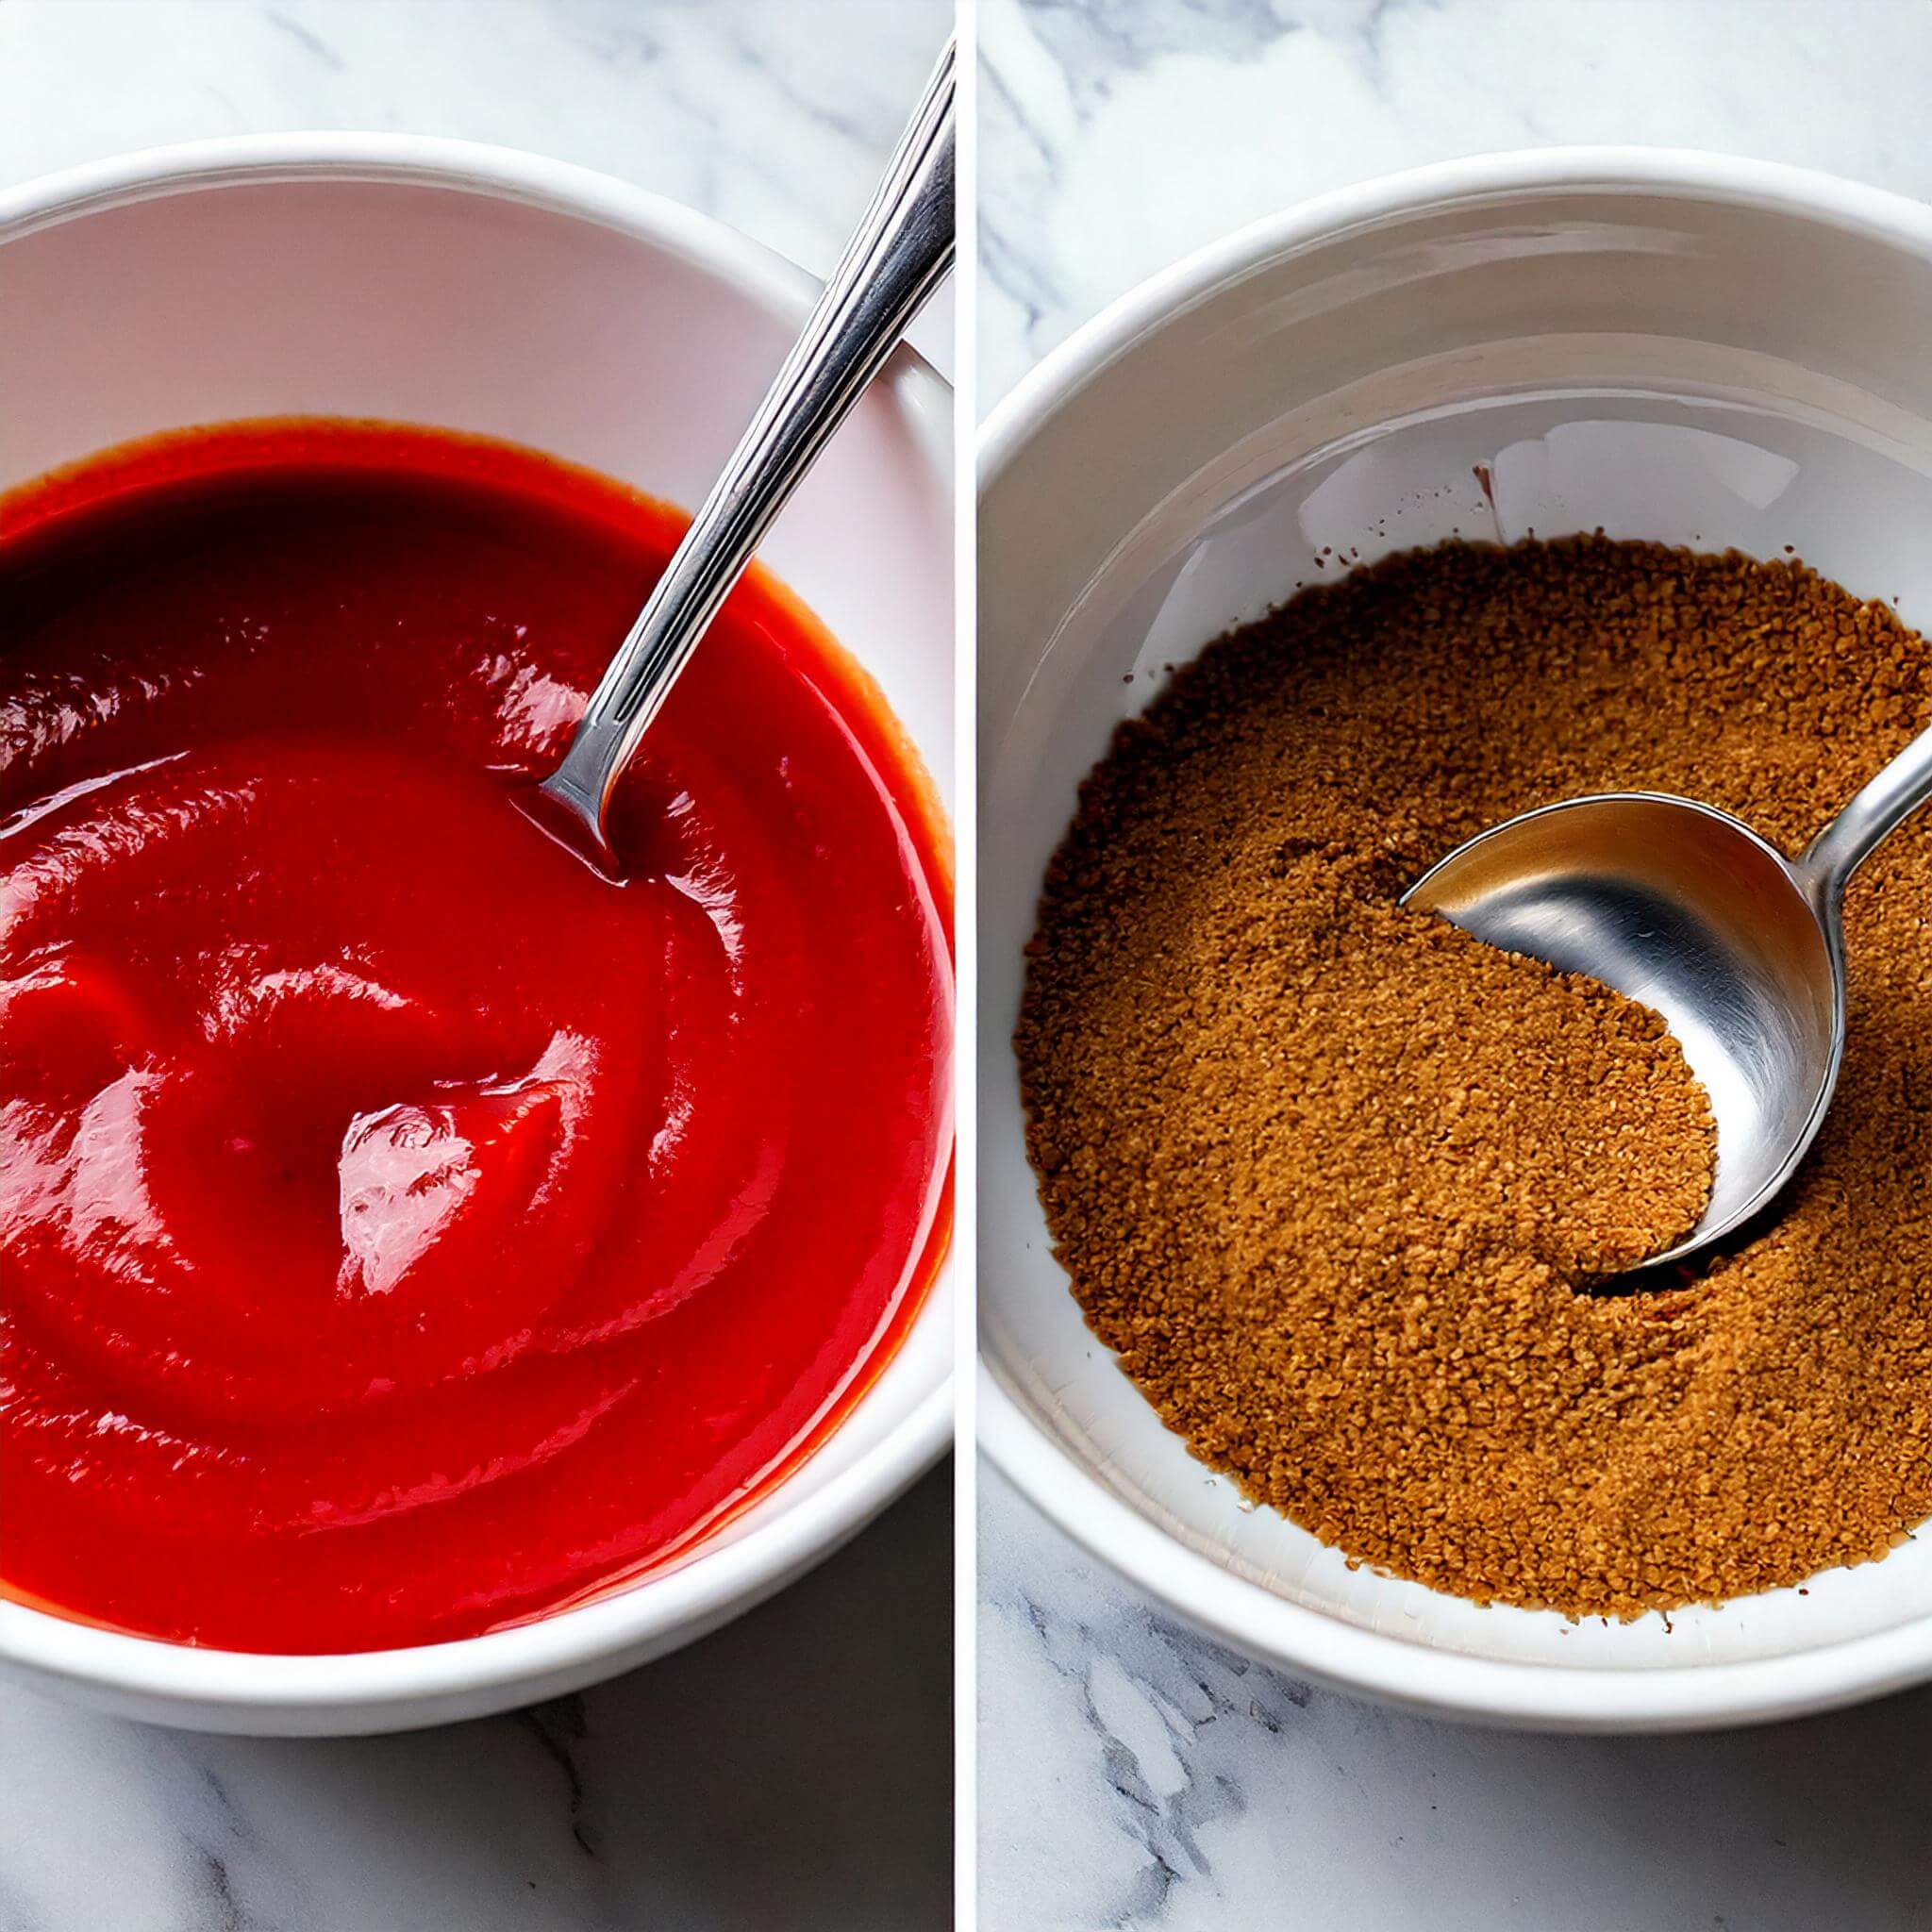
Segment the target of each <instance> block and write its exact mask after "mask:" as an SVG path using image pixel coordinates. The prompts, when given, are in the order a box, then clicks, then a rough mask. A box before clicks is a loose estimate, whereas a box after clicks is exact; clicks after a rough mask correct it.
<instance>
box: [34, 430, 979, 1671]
mask: <svg viewBox="0 0 1932 1932" xmlns="http://www.w3.org/2000/svg"><path fill="white" fill-rule="evenodd" d="M678 529H679V524H678V520H677V519H675V517H674V516H672V515H671V514H670V513H669V512H666V511H664V510H661V509H659V508H657V507H655V506H651V505H649V504H646V503H643V502H641V500H640V499H638V498H635V497H633V496H630V495H628V494H627V493H625V492H624V491H620V490H618V489H617V488H616V486H614V485H611V484H608V483H606V482H604V481H602V480H601V479H598V478H595V477H591V476H588V475H584V474H582V473H579V472H575V471H572V470H568V469H565V468H563V467H562V466H560V465H557V464H553V463H550V462H548V461H546V460H544V459H542V458H537V457H533V456H530V455H527V454H525V453H523V452H519V451H514V450H509V449H506V448H503V447H501V446H497V445H493V444H483V443H477V442H474V441H467V440H458V439H454V438H444V437H440V436H437V435H433V434H430V433H427V432H417V431H403V430H393V429H384V428H376V427H367V426H364V427H356V426H349V425H329V426H325V425H258V426H256V427H253V428H246V427H244V428H240V429H235V430H228V431H217V432H208V433H205V434H202V435H198V436H193V437H188V438H180V439H170V440H168V441H163V442H161V443H158V444H156V445H151V446H149V447H147V448H146V449H144V450H142V451H140V452H138V453H134V454H131V455H129V456H125V457H122V458H109V459H106V460H103V461H102V462H100V463H97V464H95V465H92V466H90V467H87V468H84V469H82V470H81V471H78V472H76V473H74V474H72V475H68V476H66V477H64V478H60V479H57V480H55V481H54V482H52V483H49V484H47V485H44V486H42V487H41V488H40V489H39V490H37V491H34V492H31V493H27V494H23V495H19V496H16V497H14V498H13V499H10V500H9V501H8V503H6V504H5V505H0V533H4V536H0V815H4V816H0V1466H4V1469H5V1472H6V1474H5V1480H4V1481H0V1589H4V1590H5V1591H7V1592H8V1594H11V1595H13V1596H15V1597H17V1598H20V1599H23V1600H25V1601H28V1602H34V1603H38V1604H41V1605H42V1606H43V1607H51V1608H54V1609H57V1610H59V1611H61V1612H63V1613H65V1614H68V1615H73V1616H77V1617H80V1618H84V1619H88V1620H92V1621H94V1622H98V1623H102V1624H108V1625H111V1626H115V1627H120V1628H125V1629H131V1630H136V1631H141V1632H143V1633H146V1634H150V1635H154V1636H159V1637H165V1638H170V1639H175V1640H180V1641H193V1642H198V1643H206V1644H215V1645H221V1646H225V1647H229V1648H237V1649H248V1650H265V1651H289V1652H318V1651H351V1650H358V1649H370V1648H379V1647H386V1646H391V1645H396V1644H406V1643H417V1642H424V1641H435V1640H440V1639H446V1638H455V1637H463V1636H469V1635H473V1634H475V1633H476V1632H479V1631H483V1630H488V1629H491V1628H494V1627H497V1626H499V1625H502V1624H507V1623H511V1622H515V1621H518V1620H520V1619H525V1618H528V1617H530V1616H533V1615H538V1614H541V1613H542V1612H543V1611H546V1610H548V1609H552V1608H555V1607H558V1606H560V1605H562V1604H565V1603H569V1602H573V1601H576V1600H580V1599H581V1598H583V1597H584V1596H586V1595H587V1594H590V1593H593V1592H594V1591H597V1590H598V1589H600V1588H608V1587H610V1586H612V1585H613V1584H614V1583H616V1582H619V1581H622V1580H625V1579H628V1578H630V1577H633V1576H635V1575H637V1574H641V1573H643V1572H644V1571H646V1570H648V1569H650V1568H652V1567H654V1566H656V1565H659V1564H661V1563H663V1562H665V1561H668V1560H671V1559H673V1558H674V1557H675V1556H676V1555H677V1554H678V1553H680V1552H682V1551H683V1550H684V1549H686V1548H688V1547H689V1546H690V1545H691V1542H692V1541H693V1540H694V1539H696V1538H697V1537H698V1536H700V1535H701V1534H702V1533H703V1532H704V1531H705V1530H706V1529H707V1528H708V1527H710V1526H712V1525H714V1524H716V1523H717V1522H718V1521H719V1520H721V1518H722V1517H723V1516H724V1515H725V1514H727V1513H728V1512H730V1511H731V1510H733V1509H734V1508H736V1507H741V1506H742V1504H743V1502H744V1501H745V1500H746V1499H747V1498H748V1497H749V1496H751V1495H753V1494H755V1493H758V1492H759V1491H761V1488H762V1487H763V1486H765V1485H767V1484H769V1483H770V1482H771V1481H772V1480H774V1479H775V1477H776V1476H777V1475H778V1474H781V1473H782V1472H783V1471H785V1470H786V1469H788V1468H790V1467H791V1466H792V1465H794V1464H795V1462H796V1461H797V1459H798V1458H799V1457H801V1456H802V1455H804V1454H806V1453H808V1451H809V1449H810V1448H811V1446H813V1444H814V1443H815V1442H816V1441H820V1440H822V1438H823V1436H824V1433H825V1432H826V1431H827V1430H828V1429H829V1428H830V1427H831V1426H832V1425H833V1424H834V1423H835V1422H836V1421H837V1419H838V1417H839V1416H840V1415H841V1414H842V1413H843V1412H844V1410H845V1408H847V1407H849V1406H850V1404H851V1402H852V1401H853V1400H855V1399H856V1398H857V1395H858V1393H859V1392H862V1390H863V1388H864V1387H865V1386H866V1385H867V1383H868V1382H869V1380H870V1379H871V1377H872V1376H873V1375H874V1374H876V1372H877V1370H878V1368H879V1367H880V1366H882V1364H883V1361H884V1359H885V1358H886V1357H887V1356H888V1355H889V1354H890V1351H891V1347H892V1345H893V1343H894V1342H895V1341H896V1340H897V1339H898V1337H899V1336H900V1335H901V1334H902V1333H903V1330H904V1327H905V1326H906V1324H908V1321H909V1319H910V1317H911V1315H912V1313H913V1312H914V1310H915V1308H916V1306H917V1303H918V1301H919V1299H920V1297H921V1295H922V1294H923V1293H924V1289H925V1286H926V1284H927V1282H928V1280H929V1277H930V1274H931V1273H932V1271H933V1269H934V1267H935V1266H936V1264H937V1260H938V1257H939V1254H940V1252H941V1250H942V1248H943V1245H944V1241H945V1232H946V1225H947V1219H948V1212H949V1209H948V1204H947V1199H946V1185H945V1174H946V1168H947V1161H948V1153H949V1148H950V1126H949V1107H948V1093H949V1087H948V1081H949V1071H948V1058H949V1053H950V1000H951V965H950V958H949V953H948V941H947V937H946V924H945V922H946V911H945V908H946V905H947V893H948V888H947V882H946V879H945V875H944V870H943V865H942V862H941V858H940V856H939V851H938V847H937V842H936V838H935V833H934V829H933V819H932V817H931V815H930V813H929V810H928V808H927V805H926V801H925V794H924V788H923V781H922V779H921V777H920V774H918V772H917V769H916V767H915V766H914V765H913V764H912V762H911V761H910V759H909V758H908V754H907V753H906V752H905V751H904V750H903V748H902V746H901V743H900V741H899V740H898V738H897V735H896V733H895V731H894V730H893V728H892V726H891V721H890V719H889V718H888V717H887V716H886V715H885V714H884V712H883V708H882V707H881V706H880V704H879V703H878V701H877V699H876V697H875V696H874V694H873V693H872V692H871V691H870V690H869V688H867V687H866V686H865V684H864V682H863V680H862V679H861V678H860V677H858V675H857V674H856V673H855V672H854V671H853V670H852V668H851V667H850V666H849V665H848V664H847V663H845V662H843V661H842V660H841V658H840V656H839V654H838V653H837V651H836V649H835V648H834V647H832V646H830V644H829V641H827V640H825V639H824V637H823V634H822V633H820V632H819V631H818V630H817V628H816V626H815V625H813V624H812V623H811V622H810V620H808V618H806V617H805V616H804V614H803V613H802V612H801V611H800V610H798V609H797V608H796V607H795V606H793V605H791V603H790V602H789V600H788V599H786V598H785V596H784V595H783V593H782V592H779V591H777V590H776V588H775V587H774V586H773V585H772V584H771V583H770V582H769V580H766V579H760V578H759V577H758V576H757V575H754V576H753V577H751V578H749V579H747V581H746V583H745V584H744V585H742V586H741V588H740V590H739V591H737V592H736V593H735V594H734V596H733V597H732V599H731V601H730V602H729V603H728V604H727V605H726V607H725V610H724V615H723V616H722V618H721V619H720V621H719V622H718V624H717V625H715V627H714V628H713V630H712V632H711V634H710V636H709V637H708V639H707V641H706V643H705V646H704V648H703V650H701V651H700V652H699V653H698V655H697V658H696V659H695V660H694V662H693V664H692V667H691V671H690V672H689V673H688V674H687V675H686V677H685V679H684V681H683V682H682V683H681V684H680V686H679V687H678V689H677V691H676V692H675V694H674V696H673V698H672V700H671V702H670V704H669V705H668V706H667V708H666V709H665V711H664V713H663V715H662V717H661V719H660V720H659V721H658V724H656V726H655V727H654V728H653V731H652V733H651V735H650V738H649V740H648V741H647V742H646V745H645V747H644V749H643V751H642V753H641V756H640V758H639V759H638V761H637V763H636V765H635V766H634V767H633V769H632V772H631V773H630V774H628V775H627V776H626V778H625V783H624V786H623V787H622V788H621V791H620V793H619V797H618V800H617V802H616V809H615V813H614V818H613V830H614V837H615V842H616V845H617V848H618V850H619V852H620V854H621V855H622V856H623V858H624V859H625V870H626V874H627V880H626V883H625V884H624V885H622V886H616V885H612V884H609V883H608V882H606V881H605V880H603V879H601V878H599V877H598V876H596V875H595V874H593V873H591V871H590V870H589V869H588V868H586V867H585V866H583V865H582V864H580V863H579V862H578V861H577V860H575V858H571V857H570V856H569V855H568V854H567V853H565V852H564V851H563V849H562V848H561V847H559V846H558V845H557V844H555V843H553V842H552V841H550V840H549V839H548V838H547V837H546V836H545V835H544V834H543V833H541V831H539V830H538V829H537V827H536V826H535V825H534V824H532V823H531V822H530V821H529V820H528V819H527V818H526V817H525V814H524V813H523V812H522V811H521V810H520V809H518V808H517V806H516V804H515V802H514V798H513V792H514V791H515V790H516V788H518V787H521V786H524V785H526V784H527V783H528V781H529V780H530V779H531V778H532V776H534V775H537V774H541V773H542V772H544V771H546V770H547V769H548V768H549V767H550V765H551V764H553V763H554V761H555V759H556V758H557V756H558V753H559V752H560V750H561V748H562V745H563V742H564V741H565V739H566V738H567V736H568V733H569V730H570V727H571V725H572V724H573V723H574V721H575V718H576V716H577V715H578V714H579V712H580V711H581V709H582V706H583V702H584V698H585V695H586V693H587V692H588V691H589V689H590V687H591V684H592V683H594V681H595V679H596V676H597V674H598V673H599V671H600V670H601V668H602V666H603V664H604V662H605V660H606V659H607V658H608V654H609V653H610V651H611V650H612V648H613V647H614V644H615V642H616V641H617V640H618V639H619V638H621V637H622V635H623V633H624V631H625V627H626V625H627V624H628V621H629V618H630V616H631V614H632V613H633V612H634V610H635V609H636V608H637V606H638V604H639V603H640V602H641V599H642V596H643V594H644V592H645V591H646V590H647V589H648V587H649V584H650V582H651V581H652V579H653V577H654V576H655V575H656V574H657V572H658V570H659V569H661V567H662V564H663V561H664V559H665V558H666V557H667V556H668V554H669V552H670V550H671V548H672V547H673V545H674V544H675V540H676V537H677V534H678Z"/></svg>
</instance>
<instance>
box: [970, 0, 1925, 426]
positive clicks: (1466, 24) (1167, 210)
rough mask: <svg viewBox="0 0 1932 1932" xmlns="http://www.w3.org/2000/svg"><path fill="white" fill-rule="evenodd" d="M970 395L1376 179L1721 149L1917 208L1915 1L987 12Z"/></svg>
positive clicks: (1297, 4) (1920, 95) (1494, 2)
mask: <svg viewBox="0 0 1932 1932" xmlns="http://www.w3.org/2000/svg"><path fill="white" fill-rule="evenodd" d="M979 17H980V28H979V42H980V55H981V75H982V79H981V88H982V93H981V113H980V143H981V145H980V168H979V175H980V181H979V222H980V254H981V268H982V275H981V281H980V295H979V331H978V333H979V342H978V358H977V362H978V375H979V393H978V402H979V407H980V408H981V409H982V410H985V409H989V408H991V407H992V406H993V405H994V404H995V403H996V402H997V401H998V400H999V399H1000V397H1001V396H1002V395H1004V394H1005V393H1006V391H1008V389H1010V388H1011V387H1012V385H1013V384H1014V382H1016V381H1017V380H1018V379H1019V377H1020V376H1021V375H1024V373H1025V371H1026V370H1027V369H1028V368H1030V367H1031V366H1032V364H1033V363H1034V362H1035V361H1037V360H1038V359H1039V358H1041V356H1042V355H1044V354H1045V353H1046V352H1047V351H1048V350H1049V349H1051V348H1052V347H1054V346H1055V345H1056V344H1057V343H1058V342H1059V341H1062V340H1064V339H1065V337H1066V336H1068V335H1069V334H1071V333H1072V331H1073V330H1074V328H1075V327H1077V326H1078V325H1079V324H1081V323H1082V322H1084V321H1086V320H1087V319H1088V318H1089V317H1090V316H1091V315H1093V314H1094V313H1095V312H1097V311H1098V310H1099V309H1100V308H1104V307H1105V306H1106V305H1107V304H1108V302H1110V301H1111V300H1112V299H1113V298H1114V297H1115V296H1116V295H1119V294H1121V293H1123V292H1124V291H1126V290H1127V289H1129V288H1131V287H1132V286H1133V285H1134V284H1135V283H1136V282H1138V281H1140V280H1141V279H1142V278H1143V277H1144V276H1146V275H1150V274H1151V273H1153V272H1154V271H1155V270H1156V269H1158V268H1160V267H1163V266H1165V265H1166V264H1167V263H1169V262H1171V261H1174V260H1176V259H1178V258H1180V257H1182V256H1184V255H1186V254H1189V253H1191V251H1192V250H1193V249H1195V248H1198V247H1200V246H1201V245H1202V244H1203V243H1205V242H1209V241H1211V240H1213V239H1215V238H1216V237H1218V236H1221V235H1224V234H1226V233H1227V232H1228V231H1229V230H1231V229H1233V228H1236V227H1239V226H1240V225H1242V224H1243V223H1246V222H1250V221H1255V220H1258V219H1259V218H1260V217H1261V216H1263V215H1267V214H1271V213H1273V212H1274V210H1276V209H1278V208H1283V207H1285V206H1287V205H1288V204H1289V203H1291V202H1293V201H1296V200H1298V199H1300V198H1302V197H1304V196H1306V195H1310V194H1318V193H1322V192H1325V191H1326V190H1329V189H1332V188H1337V187H1341V186H1342V185H1344V184H1346V183H1348V182H1351V181H1359V180H1363V179H1366V178H1367V177H1368V176H1370V175H1380V174H1387V173H1389V172H1391V171H1392V170H1395V169H1399V168H1407V167H1414V166H1418V165H1420V164H1421V163H1423V162H1425V161H1434V160H1443V159H1447V158H1451V157H1453V156H1457V155H1471V154H1483V153H1489V152H1493V151H1496V150H1499V149H1504V148H1520V147H1541V146H1547V145H1551V144H1553V143H1569V142H1642V143H1647V144H1650V145H1657V146H1677V147H1702V148H1717V149H1722V150H1725V151H1728V152H1730V153H1734V154H1745V155H1754V156H1757V157H1760V158H1767V159H1772V160H1784V161H1793V162H1797V163H1800V164H1802V165H1805V166H1809V167H1815V168H1824V169H1825V170H1827V171H1831V172H1835V173H1838V174H1842V175H1852V176H1855V177H1856V178H1857V179H1860V180H1864V181H1871V182H1875V183H1876V184H1878V185H1879V186H1881V187H1886V188H1894V189H1897V190H1900V191H1901V192H1905V193H1908V194H1921V195H1924V194H1932V142H1928V141H1927V140H1926V138H1925V135H1924V112H1923V104H1924V99H1925V90H1926V86H1927V83H1928V81H1932V24H1928V21H1927V16H1926V11H1925V9H1924V7H1922V6H1921V5H1919V4H1918V0H981V4H980V9H979Z"/></svg>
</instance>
